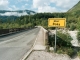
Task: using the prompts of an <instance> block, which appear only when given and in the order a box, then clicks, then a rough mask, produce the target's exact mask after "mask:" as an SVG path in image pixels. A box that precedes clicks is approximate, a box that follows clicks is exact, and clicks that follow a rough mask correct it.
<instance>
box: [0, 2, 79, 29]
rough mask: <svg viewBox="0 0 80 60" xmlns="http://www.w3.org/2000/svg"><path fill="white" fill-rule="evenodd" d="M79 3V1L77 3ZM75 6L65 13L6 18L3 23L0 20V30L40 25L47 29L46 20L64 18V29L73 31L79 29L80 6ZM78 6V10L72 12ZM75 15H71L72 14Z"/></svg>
mask: <svg viewBox="0 0 80 60" xmlns="http://www.w3.org/2000/svg"><path fill="white" fill-rule="evenodd" d="M79 3H80V1H79ZM79 3H78V4H76V5H75V6H74V7H73V9H71V10H70V12H69V11H68V12H66V13H36V14H34V15H26V16H21V17H18V18H17V19H13V20H10V19H8V18H7V20H6V21H5V22H3V21H2V20H1V19H0V29H9V28H28V27H34V26H38V25H41V26H43V27H44V28H46V29H48V28H49V27H48V18H66V21H67V23H66V28H68V29H70V30H75V29H79V28H80V12H79V11H80V8H79V7H80V4H79ZM77 6H78V10H77V9H76V11H75V10H74V8H75V7H77ZM71 11H72V12H73V13H75V14H72V12H71Z"/></svg>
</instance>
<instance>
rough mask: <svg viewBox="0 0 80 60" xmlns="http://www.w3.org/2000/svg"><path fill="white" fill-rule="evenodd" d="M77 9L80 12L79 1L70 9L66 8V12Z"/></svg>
mask: <svg viewBox="0 0 80 60" xmlns="http://www.w3.org/2000/svg"><path fill="white" fill-rule="evenodd" d="M77 11H79V12H80V1H79V2H78V3H77V4H76V5H75V6H73V7H72V8H71V9H70V10H68V12H77Z"/></svg>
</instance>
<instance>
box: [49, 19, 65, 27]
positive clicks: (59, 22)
mask: <svg viewBox="0 0 80 60" xmlns="http://www.w3.org/2000/svg"><path fill="white" fill-rule="evenodd" d="M65 26H66V18H49V19H48V27H63V28H64V27H65Z"/></svg>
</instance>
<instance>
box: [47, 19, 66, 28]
mask: <svg viewBox="0 0 80 60" xmlns="http://www.w3.org/2000/svg"><path fill="white" fill-rule="evenodd" d="M55 19H57V20H60V19H61V20H65V22H64V25H65V26H50V25H49V21H50V20H55ZM48 27H58V28H65V27H66V18H48Z"/></svg>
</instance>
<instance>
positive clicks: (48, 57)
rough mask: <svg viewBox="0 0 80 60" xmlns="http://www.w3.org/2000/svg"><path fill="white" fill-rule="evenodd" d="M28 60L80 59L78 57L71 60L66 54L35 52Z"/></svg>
mask: <svg viewBox="0 0 80 60" xmlns="http://www.w3.org/2000/svg"><path fill="white" fill-rule="evenodd" d="M26 60H80V59H79V58H78V57H76V58H74V59H71V58H70V57H69V56H68V55H66V54H56V53H49V52H45V51H33V52H32V53H31V55H30V56H29V57H28V58H27V59H26Z"/></svg>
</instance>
